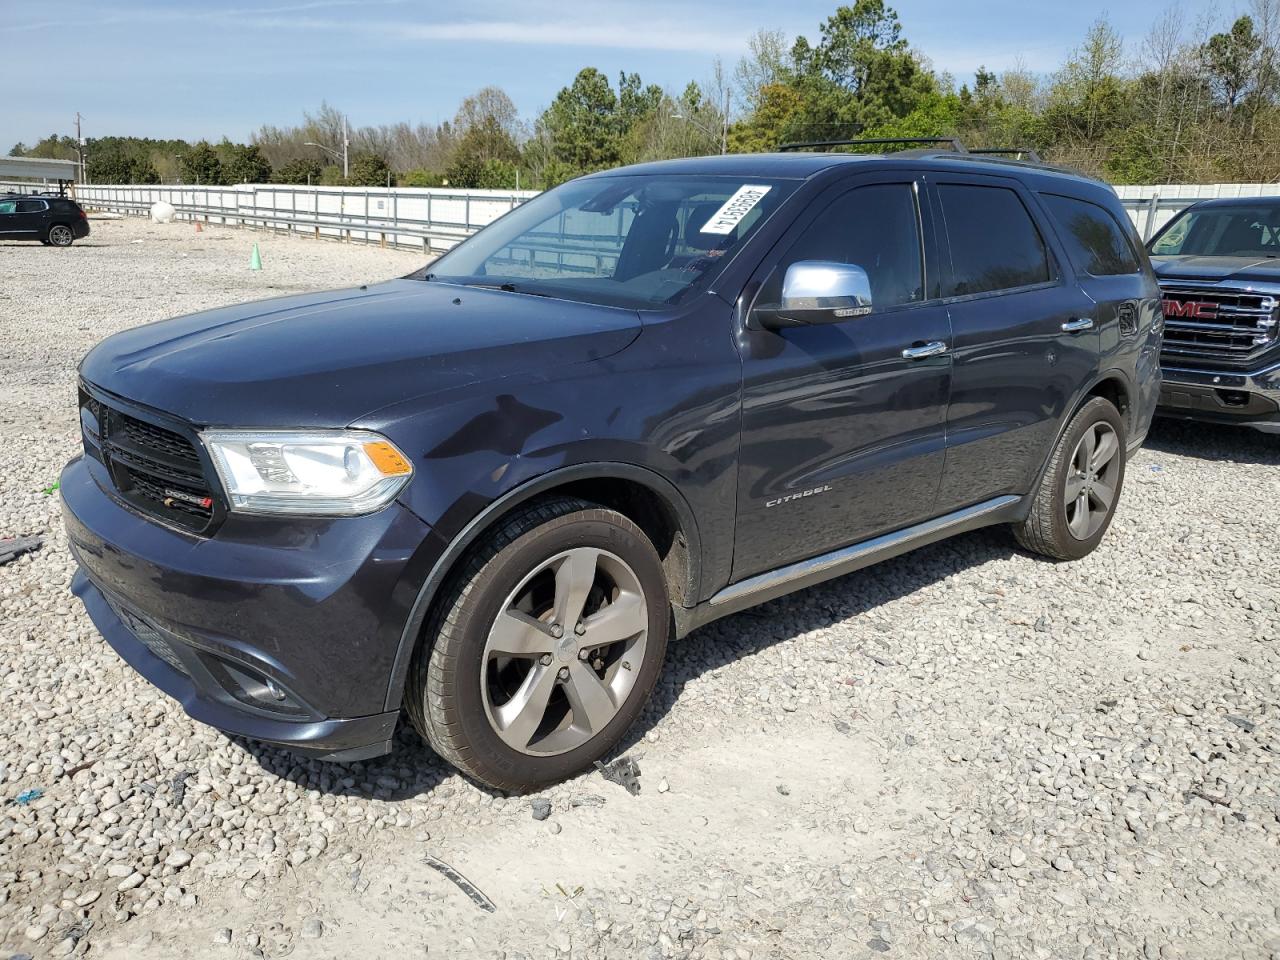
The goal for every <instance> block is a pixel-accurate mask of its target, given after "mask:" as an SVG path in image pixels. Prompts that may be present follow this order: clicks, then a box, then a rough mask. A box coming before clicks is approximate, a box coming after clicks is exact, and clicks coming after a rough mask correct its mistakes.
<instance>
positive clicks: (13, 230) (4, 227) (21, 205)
mask: <svg viewBox="0 0 1280 960" xmlns="http://www.w3.org/2000/svg"><path fill="white" fill-rule="evenodd" d="M88 235H89V218H88V217H86V216H85V213H84V211H83V210H81V209H80V204H78V203H76V202H75V201H74V200H70V199H68V198H67V197H62V196H56V195H45V194H38V193H34V194H30V195H27V196H20V195H17V194H5V195H3V196H0V240H39V241H40V242H41V243H43V244H44V245H45V246H47V247H69V246H71V244H72V243H74V242H75V241H76V240H83V239H84V238H85V237H87V236H88Z"/></svg>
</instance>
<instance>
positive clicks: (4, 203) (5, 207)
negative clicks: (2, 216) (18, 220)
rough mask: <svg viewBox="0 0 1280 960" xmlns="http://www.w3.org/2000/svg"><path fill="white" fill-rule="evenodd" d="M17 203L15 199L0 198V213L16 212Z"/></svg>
mask: <svg viewBox="0 0 1280 960" xmlns="http://www.w3.org/2000/svg"><path fill="white" fill-rule="evenodd" d="M17 212H18V203H17V201H15V200H0V213H17Z"/></svg>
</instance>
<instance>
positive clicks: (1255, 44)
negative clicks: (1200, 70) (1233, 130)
mask: <svg viewBox="0 0 1280 960" xmlns="http://www.w3.org/2000/svg"><path fill="white" fill-rule="evenodd" d="M1200 56H1201V58H1202V59H1203V62H1204V69H1205V72H1206V73H1207V74H1208V78H1209V84H1210V88H1211V89H1212V90H1213V94H1214V98H1215V99H1216V100H1217V101H1218V102H1219V103H1220V104H1221V105H1222V106H1223V107H1224V108H1225V109H1226V110H1227V111H1228V112H1231V111H1233V110H1235V109H1236V107H1237V106H1239V105H1240V101H1241V100H1243V99H1244V98H1245V96H1246V95H1247V94H1248V93H1249V91H1250V88H1251V86H1252V85H1253V84H1254V83H1255V82H1256V81H1257V79H1258V72H1259V71H1258V67H1259V63H1260V60H1261V57H1262V41H1261V40H1260V39H1259V37H1258V35H1257V33H1256V32H1255V31H1254V29H1253V20H1252V19H1251V18H1250V17H1247V16H1244V17H1240V18H1238V19H1237V20H1236V22H1235V23H1233V24H1232V25H1231V29H1230V30H1229V31H1227V32H1226V33H1216V34H1214V35H1213V36H1212V37H1210V38H1209V42H1208V43H1206V44H1205V45H1204V46H1203V47H1201V48H1200Z"/></svg>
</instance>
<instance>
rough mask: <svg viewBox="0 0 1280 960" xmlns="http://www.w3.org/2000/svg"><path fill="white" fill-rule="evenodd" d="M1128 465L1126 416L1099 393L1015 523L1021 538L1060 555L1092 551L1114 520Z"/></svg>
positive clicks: (1068, 557) (1035, 550)
mask: <svg viewBox="0 0 1280 960" xmlns="http://www.w3.org/2000/svg"><path fill="white" fill-rule="evenodd" d="M1124 466H1125V430H1124V419H1123V418H1122V417H1121V416H1120V411H1118V410H1117V409H1116V408H1115V407H1114V406H1113V405H1112V403H1111V401H1109V400H1107V399H1105V398H1103V397H1094V398H1092V399H1091V400H1089V401H1088V402H1087V403H1086V404H1085V405H1084V406H1082V407H1081V408H1080V409H1079V410H1078V411H1077V412H1076V415H1075V416H1074V417H1072V418H1071V423H1070V424H1068V425H1067V429H1066V430H1065V431H1064V432H1063V434H1062V437H1061V439H1060V440H1059V441H1058V446H1057V447H1056V448H1055V449H1054V452H1053V457H1052V459H1051V460H1050V461H1049V468H1048V469H1047V470H1046V471H1045V473H1044V477H1043V478H1041V481H1040V487H1039V489H1038V490H1037V491H1036V494H1035V500H1034V502H1033V503H1032V506H1031V512H1030V514H1028V516H1027V519H1026V520H1024V521H1023V522H1022V523H1021V524H1017V525H1015V526H1014V535H1015V536H1016V537H1017V539H1018V542H1019V543H1020V544H1022V546H1023V547H1025V548H1026V549H1028V550H1030V551H1032V552H1033V553H1038V554H1041V555H1042V556H1046V557H1052V558H1053V559H1055V560H1079V559H1080V558H1081V557H1084V556H1087V555H1088V554H1090V553H1092V552H1093V550H1094V549H1095V548H1096V547H1097V546H1098V543H1099V542H1100V541H1101V540H1102V536H1103V534H1105V533H1106V532H1107V528H1108V527H1109V526H1111V518H1112V517H1113V516H1114V515H1115V508H1116V505H1117V503H1118V502H1119V500H1120V490H1121V488H1122V487H1123V485H1124Z"/></svg>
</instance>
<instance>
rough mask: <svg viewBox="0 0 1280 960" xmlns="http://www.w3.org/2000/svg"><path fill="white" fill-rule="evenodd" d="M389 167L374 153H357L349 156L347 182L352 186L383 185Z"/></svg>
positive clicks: (384, 184)
mask: <svg viewBox="0 0 1280 960" xmlns="http://www.w3.org/2000/svg"><path fill="white" fill-rule="evenodd" d="M390 173H391V168H390V167H388V166H387V161H385V160H383V159H382V157H380V156H378V155H377V154H376V153H358V154H356V155H355V156H354V157H352V158H351V169H350V173H349V175H348V176H347V183H348V184H349V185H350V186H353V187H385V186H386V185H387V177H388V175H389V174H390Z"/></svg>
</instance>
